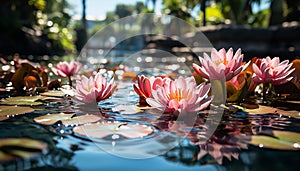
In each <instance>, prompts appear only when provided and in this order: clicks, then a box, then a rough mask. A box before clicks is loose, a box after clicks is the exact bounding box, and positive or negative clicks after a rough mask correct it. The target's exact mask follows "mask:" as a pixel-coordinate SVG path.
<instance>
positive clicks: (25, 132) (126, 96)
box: [0, 82, 299, 171]
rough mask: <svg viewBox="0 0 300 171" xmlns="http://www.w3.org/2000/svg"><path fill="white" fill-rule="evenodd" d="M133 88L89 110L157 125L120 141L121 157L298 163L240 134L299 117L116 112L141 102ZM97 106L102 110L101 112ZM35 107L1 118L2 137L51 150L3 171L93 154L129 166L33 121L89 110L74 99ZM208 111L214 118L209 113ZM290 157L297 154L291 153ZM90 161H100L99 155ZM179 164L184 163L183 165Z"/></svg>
mask: <svg viewBox="0 0 300 171" xmlns="http://www.w3.org/2000/svg"><path fill="white" fill-rule="evenodd" d="M132 91H133V88H132V83H130V82H129V83H124V84H123V83H120V88H119V90H118V92H117V93H116V94H115V95H114V96H113V97H112V98H110V99H108V100H106V101H104V102H103V103H99V104H95V110H94V109H91V108H89V109H90V110H88V112H89V113H90V114H95V115H100V116H102V117H103V118H102V119H103V120H106V121H107V120H110V121H112V120H113V121H116V120H117V121H122V122H132V123H143V124H146V125H149V126H151V127H153V129H154V130H155V133H154V134H153V135H151V136H146V137H145V138H143V139H139V141H137V140H136V139H135V140H133V141H127V142H126V141H123V140H122V139H121V140H120V141H119V142H116V144H117V146H118V145H119V146H118V147H117V148H115V150H117V152H118V154H119V156H127V155H128V154H131V155H132V156H135V157H136V156H138V155H143V157H145V156H146V155H147V156H148V157H150V158H153V160H151V159H149V160H151V161H155V162H153V163H151V164H149V163H147V162H146V161H148V160H141V163H142V164H143V165H144V166H147V169H148V170H151V169H153V168H157V167H155V166H154V165H156V164H157V163H156V162H158V161H157V160H159V162H160V164H162V165H165V166H169V167H170V168H172V169H177V170H178V168H180V169H181V170H190V169H191V170H192V169H195V170H201V169H200V168H204V166H207V165H209V164H212V165H213V168H218V169H220V168H221V169H222V170H230V168H238V169H237V170H245V171H246V170H249V169H250V170H251V168H256V169H258V170H259V169H262V168H264V166H265V165H264V162H263V161H268V162H276V163H279V164H282V165H283V164H284V162H288V161H289V162H290V163H291V164H293V165H295V164H296V163H298V162H299V160H298V158H299V157H298V156H299V154H298V153H297V152H288V151H283V152H281V151H274V150H267V149H261V148H258V147H254V146H249V145H248V144H247V143H246V142H244V141H241V139H242V138H241V137H245V138H246V137H247V136H248V135H259V134H261V133H262V131H266V130H285V131H289V130H290V131H293V130H296V131H297V129H299V126H297V121H298V120H296V119H292V118H289V117H285V116H280V115H269V114H268V115H247V114H245V113H244V112H241V111H238V110H232V111H231V110H225V113H224V114H223V117H222V120H221V123H215V121H214V117H213V116H214V115H216V114H217V113H216V111H213V110H212V111H203V112H201V113H198V114H197V115H196V114H195V117H194V118H193V117H192V118H191V119H192V120H193V121H192V122H191V121H190V120H187V119H186V118H181V119H178V118H176V117H175V118H174V117H173V116H171V115H168V114H163V115H162V114H161V113H159V112H158V111H155V110H153V109H151V110H150V109H147V110H142V111H141V112H138V113H126V112H120V111H117V110H116V111H113V110H112V108H115V107H116V106H118V105H131V106H135V105H137V104H138V96H137V95H135V94H132V93H130V92H132ZM125 107H126V106H125ZM98 108H101V110H102V111H100V110H99V109H98ZM35 109H37V110H36V111H35V112H33V113H30V114H26V115H23V116H16V117H14V118H12V119H10V120H7V121H5V122H1V123H0V124H1V126H0V132H1V134H0V138H8V137H28V138H32V139H37V140H41V141H43V142H46V143H47V144H48V146H49V151H48V152H47V153H46V154H42V155H40V156H38V157H36V158H32V159H30V160H17V161H14V162H10V163H2V164H1V167H0V170H1V169H3V170H5V169H7V170H39V169H43V170H47V169H48V170H49V169H50V170H51V169H54V168H55V169H61V168H63V169H67V170H76V169H77V168H76V167H77V166H80V168H90V167H89V164H88V163H87V162H89V161H86V159H85V157H87V156H89V155H91V156H97V157H99V158H97V161H99V160H104V159H105V158H107V157H108V156H109V157H110V158H112V159H113V162H110V164H111V165H114V164H115V163H121V164H120V165H122V166H123V167H124V168H126V165H127V164H126V163H128V162H129V163H130V162H132V161H131V160H129V159H126V160H125V159H124V158H122V157H121V158H120V157H116V156H114V157H112V155H110V154H108V153H107V151H105V150H103V148H102V149H101V148H99V146H97V145H95V144H94V143H92V142H91V141H90V140H88V139H86V138H82V137H80V136H76V135H74V133H73V132H72V128H73V127H65V126H63V125H62V124H60V123H57V124H55V125H52V126H41V125H38V124H36V123H34V122H33V118H34V117H37V116H41V115H46V114H48V113H59V112H65V113H76V114H77V115H83V114H86V112H87V110H86V108H81V107H79V106H78V104H77V103H76V102H74V101H72V100H70V99H68V98H63V100H59V101H48V102H46V103H44V105H42V106H37V107H35ZM209 115H210V116H211V117H208V116H209ZM187 118H189V117H187ZM206 122H210V123H212V124H217V129H216V131H215V132H214V134H212V136H209V135H207V130H209V127H207V125H205V123H206ZM191 123H192V124H191ZM208 125H209V124H208ZM215 126H216V125H215ZM12 132H13V134H12ZM104 141H105V142H104ZM107 141H108V140H100V141H98V142H99V143H103V142H104V145H105V144H106V145H109V146H102V147H104V149H105V148H111V147H112V144H111V142H110V143H107ZM102 145H103V144H102ZM129 145H130V146H129ZM273 155H278V156H281V157H283V158H284V159H278V160H277V159H274V156H273ZM289 155H291V156H293V157H289ZM162 158H163V159H165V160H162ZM83 161H84V162H85V164H79V163H84V162H83ZM92 161H93V162H95V163H97V161H96V159H94V160H92ZM143 161H144V162H143ZM178 163H180V167H179V166H178ZM152 164H153V166H152ZM94 166H95V167H96V166H98V167H100V168H102V167H103V168H107V169H109V168H110V167H112V166H108V165H105V166H104V165H96V164H94ZM187 166H188V167H187ZM127 168H128V167H127ZM278 168H281V169H282V168H283V167H280V166H278ZM296 168H297V166H291V169H294V170H295V169H296ZM147 169H146V170H147ZM275 170H276V169H275ZM277 170H280V169H277ZM296 170H297V169H296Z"/></svg>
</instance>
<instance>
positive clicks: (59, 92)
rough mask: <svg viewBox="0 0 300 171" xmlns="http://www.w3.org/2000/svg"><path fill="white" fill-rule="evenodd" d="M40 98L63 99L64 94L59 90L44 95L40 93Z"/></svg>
mask: <svg viewBox="0 0 300 171" xmlns="http://www.w3.org/2000/svg"><path fill="white" fill-rule="evenodd" d="M40 95H41V96H48V97H64V96H65V95H66V94H65V93H64V92H62V91H60V90H53V91H47V92H44V93H40Z"/></svg>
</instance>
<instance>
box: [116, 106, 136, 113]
mask: <svg viewBox="0 0 300 171" xmlns="http://www.w3.org/2000/svg"><path fill="white" fill-rule="evenodd" d="M112 111H113V112H119V113H120V114H136V113H140V112H142V110H141V109H139V108H138V107H137V106H135V105H118V106H116V107H114V108H112Z"/></svg>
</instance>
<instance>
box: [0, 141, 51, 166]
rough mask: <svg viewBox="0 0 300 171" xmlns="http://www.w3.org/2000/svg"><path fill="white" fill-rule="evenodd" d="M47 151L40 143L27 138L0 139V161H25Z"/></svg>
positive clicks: (43, 144)
mask: <svg viewBox="0 0 300 171" xmlns="http://www.w3.org/2000/svg"><path fill="white" fill-rule="evenodd" d="M46 150H47V145H46V144H45V143H43V142H41V141H37V140H32V139H28V138H6V139H0V161H1V162H5V161H11V160H15V159H19V158H22V159H26V158H31V157H34V156H36V155H38V154H40V153H43V152H45V151H46Z"/></svg>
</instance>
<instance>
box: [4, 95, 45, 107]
mask: <svg viewBox="0 0 300 171" xmlns="http://www.w3.org/2000/svg"><path fill="white" fill-rule="evenodd" d="M43 98H44V97H42V96H18V97H10V98H7V99H5V100H4V101H2V102H1V103H0V104H4V105H21V106H38V105H42V104H43V103H42V102H41V101H40V100H42V99H43Z"/></svg>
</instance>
